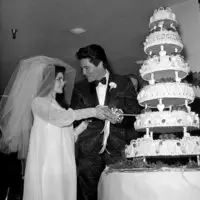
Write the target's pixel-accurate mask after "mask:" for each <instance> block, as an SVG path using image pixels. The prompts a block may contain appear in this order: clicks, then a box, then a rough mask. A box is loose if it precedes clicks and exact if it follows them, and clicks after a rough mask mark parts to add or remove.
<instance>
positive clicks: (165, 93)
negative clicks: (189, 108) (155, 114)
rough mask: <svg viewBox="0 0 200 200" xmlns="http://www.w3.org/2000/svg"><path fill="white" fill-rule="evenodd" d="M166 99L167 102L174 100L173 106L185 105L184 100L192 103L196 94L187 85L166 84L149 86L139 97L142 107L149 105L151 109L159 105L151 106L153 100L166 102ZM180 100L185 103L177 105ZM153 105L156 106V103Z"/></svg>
mask: <svg viewBox="0 0 200 200" xmlns="http://www.w3.org/2000/svg"><path fill="white" fill-rule="evenodd" d="M165 98H166V101H167V100H168V99H170V98H173V99H174V101H173V102H171V103H173V105H183V104H184V100H188V103H192V102H193V101H194V98H195V94H194V90H193V88H192V87H191V86H190V85H188V84H186V83H177V82H174V83H173V82H166V83H157V84H154V85H147V86H145V87H144V88H143V89H142V90H141V91H140V92H139V94H138V96H137V99H138V102H139V104H140V105H142V106H144V105H145V104H147V105H148V106H149V107H157V104H156V105H151V103H152V102H151V101H152V100H158V99H163V101H164V100H165ZM180 99H183V101H182V102H183V103H182V102H181V104H177V102H178V101H179V100H180ZM176 101H177V102H176ZM153 103H154V104H155V101H154V102H153ZM170 105H172V104H170ZM166 106H169V105H166Z"/></svg>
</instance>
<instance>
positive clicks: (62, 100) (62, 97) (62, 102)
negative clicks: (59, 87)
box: [55, 65, 69, 109]
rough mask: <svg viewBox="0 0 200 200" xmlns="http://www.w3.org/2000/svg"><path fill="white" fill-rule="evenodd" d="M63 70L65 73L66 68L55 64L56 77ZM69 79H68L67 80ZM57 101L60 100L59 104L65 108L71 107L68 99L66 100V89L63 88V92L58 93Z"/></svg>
mask: <svg viewBox="0 0 200 200" xmlns="http://www.w3.org/2000/svg"><path fill="white" fill-rule="evenodd" d="M59 72H61V73H62V74H63V75H64V73H65V68H64V67H61V66H58V65H55V77H56V76H57V74H58V73H59ZM66 81H67V80H66ZM56 101H57V102H58V104H59V105H60V106H61V107H62V108H65V109H68V108H69V105H68V104H67V102H66V100H65V90H64V89H63V92H62V93H61V94H58V93H57V94H56Z"/></svg>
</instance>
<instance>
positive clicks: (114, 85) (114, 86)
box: [109, 82, 117, 90]
mask: <svg viewBox="0 0 200 200" xmlns="http://www.w3.org/2000/svg"><path fill="white" fill-rule="evenodd" d="M109 86H110V90H111V89H113V88H116V87H117V84H116V83H114V82H110V83H109Z"/></svg>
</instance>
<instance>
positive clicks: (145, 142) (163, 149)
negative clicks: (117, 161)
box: [125, 136, 200, 158]
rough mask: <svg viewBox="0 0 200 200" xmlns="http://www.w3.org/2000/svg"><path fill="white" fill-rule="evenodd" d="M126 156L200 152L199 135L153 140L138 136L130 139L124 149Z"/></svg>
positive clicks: (175, 154) (195, 153)
mask: <svg viewBox="0 0 200 200" xmlns="http://www.w3.org/2000/svg"><path fill="white" fill-rule="evenodd" d="M125 154H126V157H127V158H132V157H141V156H150V157H154V156H181V155H182V156H183V155H199V154H200V137H196V136H189V137H184V138H182V139H174V140H173V139H168V140H160V139H159V140H153V139H152V138H139V139H137V140H132V141H131V142H130V145H128V146H127V147H126V149H125Z"/></svg>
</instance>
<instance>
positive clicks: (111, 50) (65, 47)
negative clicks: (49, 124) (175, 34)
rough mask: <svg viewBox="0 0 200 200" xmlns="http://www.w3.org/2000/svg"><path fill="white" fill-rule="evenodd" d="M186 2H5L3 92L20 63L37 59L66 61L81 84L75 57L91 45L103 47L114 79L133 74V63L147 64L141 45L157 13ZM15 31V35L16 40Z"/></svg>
mask: <svg viewBox="0 0 200 200" xmlns="http://www.w3.org/2000/svg"><path fill="white" fill-rule="evenodd" d="M184 1H186V0H42V1H41V0H18V1H11V0H1V1H0V9H1V10H0V34H1V37H0V45H1V48H0V64H1V67H0V69H1V71H0V79H1V80H0V84H1V87H0V90H1V91H2V90H3V89H4V88H5V85H6V83H7V81H8V79H9V77H10V75H11V73H12V72H13V70H14V69H15V67H16V63H17V62H18V61H19V60H20V59H22V58H26V57H30V56H35V55H47V56H53V57H58V58H61V59H63V60H64V61H66V62H68V63H69V64H71V65H72V66H73V67H75V68H76V69H77V72H78V75H77V80H79V79H81V78H82V77H81V75H80V69H79V66H78V62H77V61H76V60H75V57H74V55H75V52H76V51H77V49H78V48H79V47H82V46H83V45H87V44H91V43H98V44H100V45H102V46H103V47H104V49H105V50H106V53H107V55H108V58H109V60H110V62H111V64H112V66H113V70H114V71H115V72H116V73H119V74H127V73H135V72H136V71H137V70H138V66H137V64H135V61H137V60H140V59H144V58H145V55H144V52H143V42H144V40H145V37H146V36H147V35H148V23H149V17H150V16H151V15H152V14H153V11H154V9H156V8H159V7H161V6H172V5H174V4H178V3H182V2H184ZM75 27H81V28H84V29H86V32H85V33H83V34H80V35H74V34H72V33H71V32H70V31H69V30H70V29H71V28H75ZM11 29H17V34H16V39H13V38H12V34H11ZM1 91H0V92H1ZM0 94H1V93H0Z"/></svg>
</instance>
